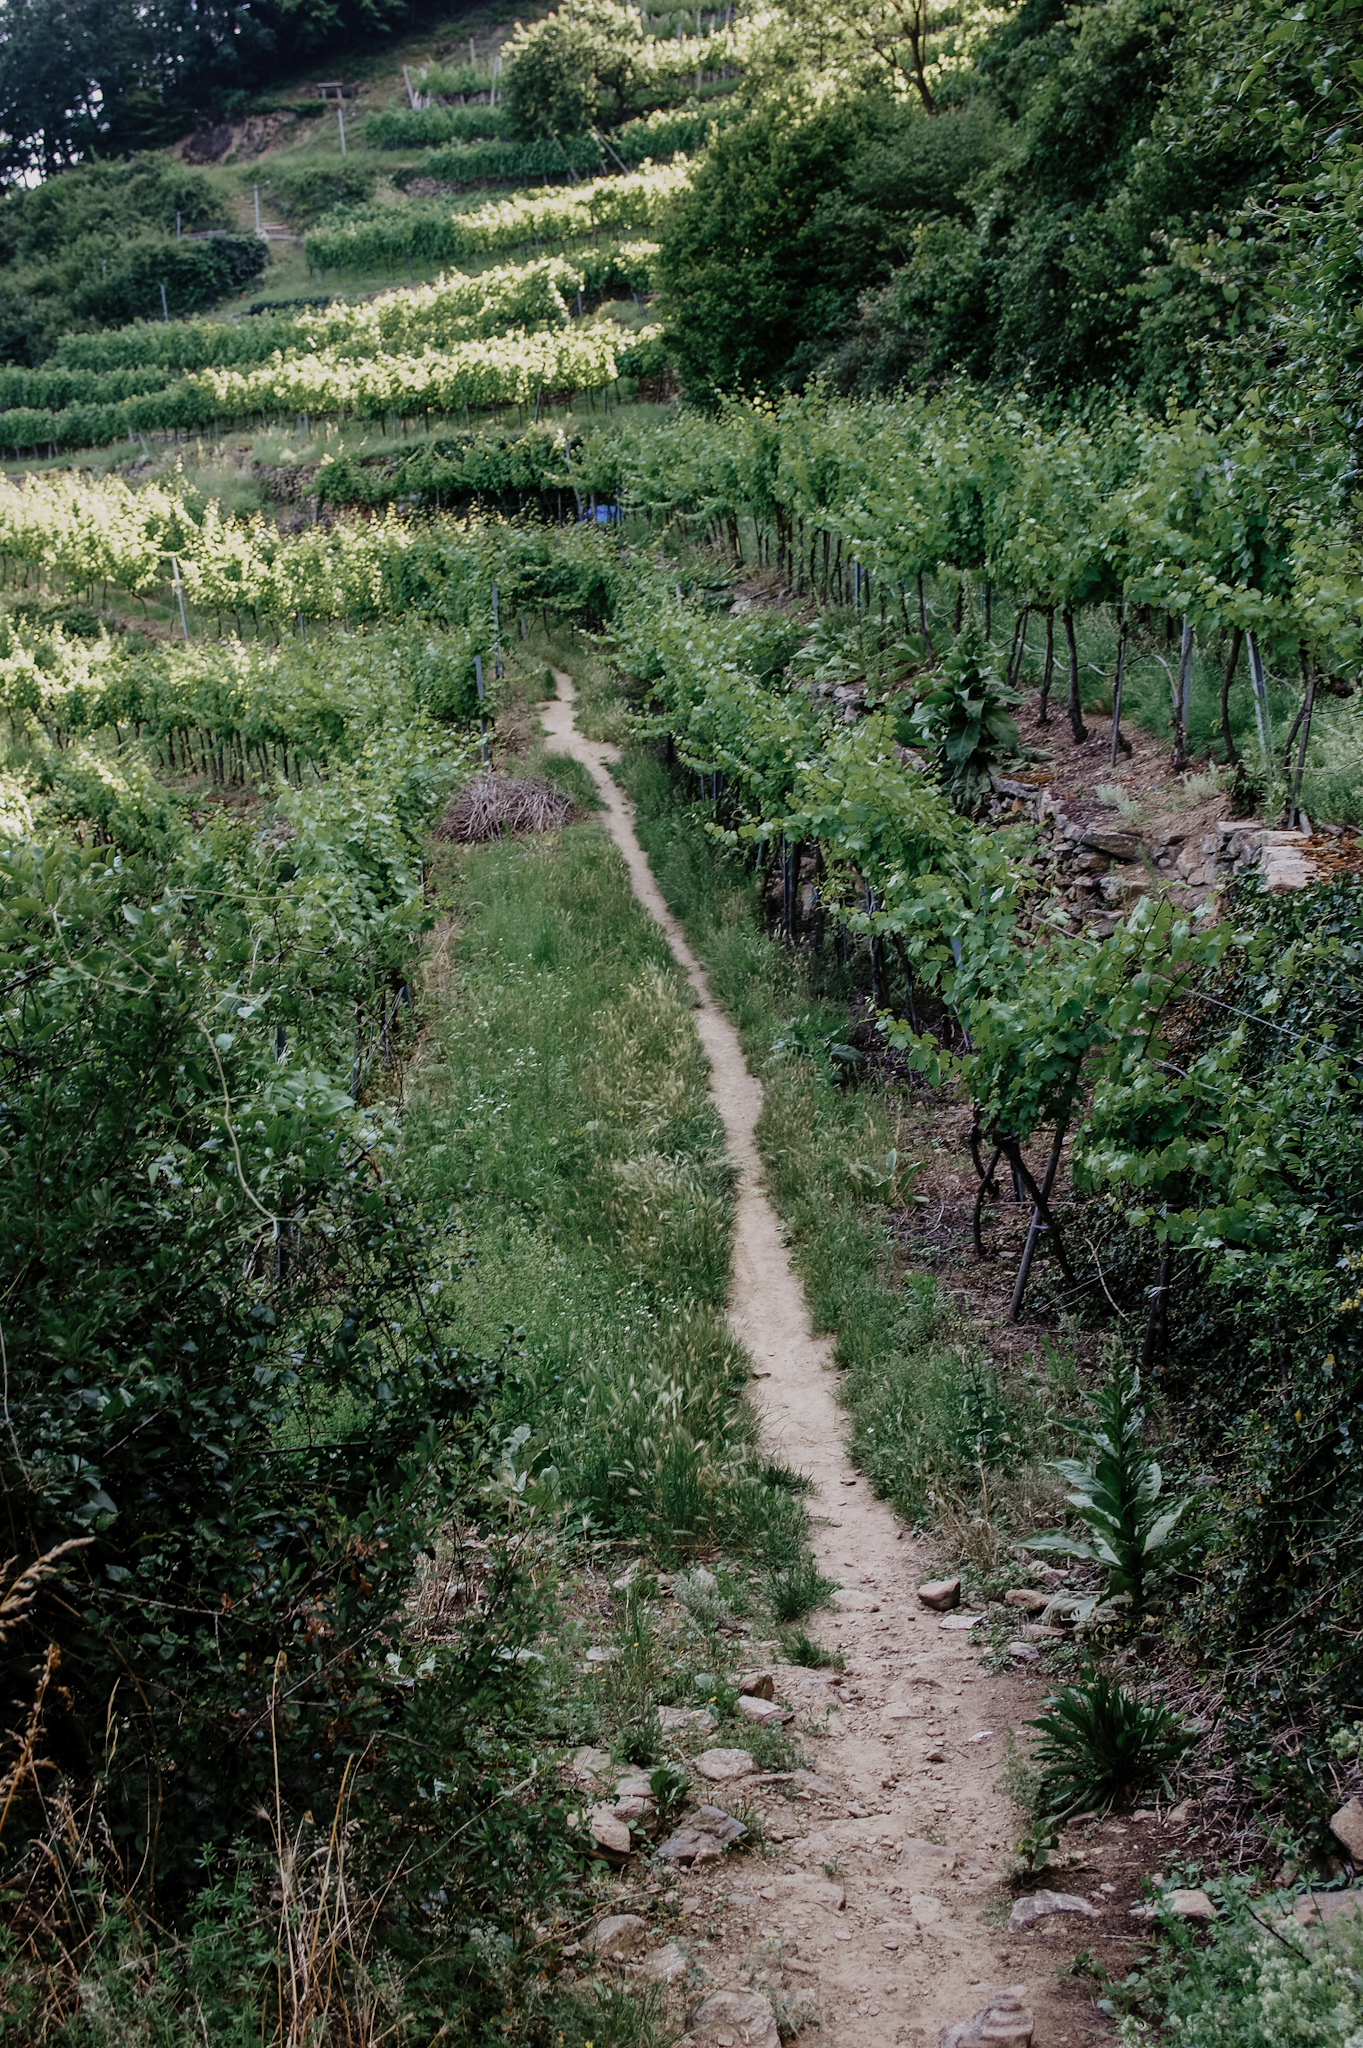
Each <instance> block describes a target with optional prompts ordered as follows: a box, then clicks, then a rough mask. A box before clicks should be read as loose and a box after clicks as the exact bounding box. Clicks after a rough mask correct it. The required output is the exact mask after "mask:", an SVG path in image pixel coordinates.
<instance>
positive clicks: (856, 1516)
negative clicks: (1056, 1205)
mask: <svg viewBox="0 0 1363 2048" xmlns="http://www.w3.org/2000/svg"><path fill="white" fill-rule="evenodd" d="M555 676H556V680H557V683H558V688H559V697H558V699H557V700H556V701H553V702H550V703H548V704H546V705H544V706H542V707H541V713H540V715H541V718H542V720H543V723H544V726H545V729H546V732H547V734H548V736H549V739H550V741H551V744H553V745H554V746H555V747H557V748H560V749H561V750H562V751H563V752H565V753H568V754H571V755H572V756H573V757H574V758H575V759H577V760H578V761H581V762H582V763H583V764H584V765H585V766H586V767H587V768H588V770H589V771H590V772H591V775H592V777H593V779H594V781H595V783H596V786H597V789H598V790H599V792H600V795H601V798H602V800H603V802H604V804H605V806H606V824H607V827H608V830H609V831H610V834H611V837H612V838H613V839H614V841H615V843H616V845H617V846H618V847H619V849H620V851H621V853H622V854H623V856H624V858H625V861H626V863H627V865H628V868H629V873H630V877H631V880H632V882H633V886H634V889H635V891H636V893H637V895H638V897H639V899H640V901H641V902H642V903H643V904H644V906H645V908H646V909H647V910H648V911H649V912H650V914H651V915H652V916H653V917H654V918H656V920H657V922H658V923H659V925H661V927H662V929H663V931H664V932H665V933H666V935H667V939H668V942H669V944H670V945H671V947H672V950H673V952H674V953H675V955H676V957H677V960H678V961H679V963H680V964H681V966H682V968H683V970H684V972H685V973H686V975H687V977H688V979H689V980H690V982H691V985H692V988H693V989H694V991H695V995H696V1001H697V1006H698V1007H697V1012H696V1027H697V1030H698V1032H699V1035H700V1039H701V1043H702V1045H703V1046H704V1048H705V1051H706V1054H707V1055H708V1058H709V1061H710V1067H711V1090H712V1094H713V1097H714V1101H715V1103H716V1106H717V1108H718V1110H719V1112H720V1115H721V1116H722V1118H723V1121H724V1127H725V1130H726V1132H727V1134H728V1142H729V1148H730V1152H731V1154H732V1157H733V1158H734V1160H735V1161H736V1162H737V1165H738V1167H739V1173H740V1178H739V1188H738V1212H737V1219H736V1229H735V1250H734V1279H733V1289H732V1295H731V1300H730V1319H731V1322H732V1326H733V1328H734V1330H735V1332H736V1333H737V1335H739V1336H740V1337H741V1338H742V1340H743V1342H744V1343H745V1344H746V1345H747V1347H748V1350H749V1352H750V1354H751V1356H752V1359H753V1364H754V1370H755V1372H756V1374H757V1379H756V1381H755V1383H754V1398H755V1399H756V1401H757V1403H758V1405H759V1407H760V1410H761V1413H762V1416H763V1419H764V1424H765V1431H766V1436H767V1440H768V1443H769V1445H770V1448H771V1449H772V1450H773V1451H774V1452H779V1453H780V1454H781V1455H782V1456H784V1457H785V1458H786V1459H787V1460H788V1461H789V1462H790V1463H791V1464H792V1465H793V1466H795V1468H796V1469H797V1470H800V1471H803V1472H807V1473H808V1474H809V1475H810V1476H811V1477H812V1479H813V1480H814V1481H815V1484H816V1486H817V1488H818V1495H817V1498H816V1500H815V1502H814V1504H813V1518H814V1525H815V1531H814V1540H815V1549H816V1553H817V1555H818V1558H819V1561H820V1564H821V1566H822V1568H823V1569H824V1571H825V1572H826V1573H827V1575H828V1576H829V1577H830V1578H833V1579H836V1580H838V1581H840V1583H841V1585H842V1588H843V1590H842V1592H841V1593H840V1594H839V1595H838V1596H837V1597H836V1599H835V1602H834V1605H833V1608H832V1610H824V1611H823V1612H821V1613H820V1614H819V1615H818V1616H817V1617H816V1618H815V1620H816V1624H817V1626H816V1628H815V1629H814V1631H813V1632H815V1633H817V1634H818V1635H819V1636H820V1637H821V1638H822V1640H823V1641H824V1642H825V1643H826V1644H827V1645H828V1646H829V1647H833V1648H837V1649H840V1650H842V1651H843V1653H844V1655H845V1658H846V1669H845V1672H844V1673H843V1674H842V1675H841V1677H840V1678H839V1677H838V1676H837V1674H832V1675H831V1676H830V1674H827V1673H824V1672H812V1671H811V1672H808V1673H804V1672H799V1673H797V1672H795V1671H789V1672H785V1671H783V1672H782V1674H781V1678H782V1682H783V1684H784V1685H785V1686H786V1687H787V1688H789V1689H790V1694H791V1696H790V1698H789V1704H790V1705H792V1706H798V1707H799V1718H798V1720H797V1724H796V1725H797V1727H799V1728H800V1729H801V1731H802V1732H803V1733H804V1735H805V1738H806V1739H805V1747H806V1750H807V1752H808V1754H809V1756H810V1759H811V1762H812V1763H813V1764H814V1766H815V1769H814V1771H813V1772H812V1773H811V1774H807V1775H806V1776H805V1782H804V1783H802V1784H801V1785H799V1786H798V1787H797V1788H787V1790H790V1789H793V1790H794V1792H795V1796H794V1797H788V1796H786V1797H782V1799H781V1802H780V1819H779V1823H778V1822H777V1820H776V1819H775V1818H774V1817H773V1820H772V1821H771V1823H770V1824H769V1827H768V1841H769V1842H771V1843H772V1844H773V1846H775V1847H776V1850H777V1854H776V1858H775V1859H772V1858H768V1859H766V1860H763V1861H761V1862H759V1861H757V1860H755V1859H751V1858H741V1859H734V1858H730V1859H726V1860H725V1861H724V1862H723V1863H721V1864H718V1865H710V1866H699V1867H697V1868H696V1869H694V1870H693V1871H691V1872H690V1873H689V1874H687V1875H686V1876H685V1877H684V1878H683V1880H682V1882H683V1889H684V1891H685V1893H686V1907H687V1917H688V1922H689V1923H690V1925H691V1926H692V1927H693V1928H694V1930H695V1933H696V1935H697V1936H698V1937H699V1938H700V1942H699V1948H698V1954H699V1957H700V1959H701V1960H702V1962H703V1967H704V1970H705V1974H706V1978H707V1981H708V1984H709V1985H711V1986H713V1987H715V1988H716V1989H718V1990H723V1989H725V1988H726V1987H732V1988H734V1989H738V1988H739V1987H741V1986H743V1985H744V1984H745V1983H746V1984H747V1985H748V1986H751V1985H752V1984H753V1983H754V1982H755V1981H756V1982H758V1983H761V1982H762V1981H763V1980H764V1979H765V1984H766V1987H767V1989H768V1990H769V1992H770V1993H771V1995H772V1996H773V1997H774V1998H776V1999H777V2000H778V2002H779V2000H780V1999H784V2000H785V2004H786V2010H787V2012H788V2013H795V2012H798V2010H799V2007H800V2005H801V2003H803V2004H804V2005H805V2006H806V2007H807V2008H808V2009H809V2010H811V2011H812V2012H817V2013H818V2015H819V2018H820V2031H819V2032H818V2033H817V2034H815V2033H813V2031H811V2033H810V2035H809V2038H810V2040H811V2041H814V2040H816V2039H817V2040H819V2041H822V2042H825V2043H828V2044H837V2048H854V2044H855V2048H891V2044H894V2048H898V2044H906V2048H937V2043H938V2041H939V2038H940V2037H941V2036H942V2034H943V2031H944V2030H946V2029H951V2028H954V2026H955V2025H956V2023H958V2022H961V2021H968V2020H970V2018H971V2016H972V2015H975V2014H979V2013H980V2012H981V2009H982V2008H984V2007H985V2006H986V2005H988V2004H989V2003H990V2001H991V2000H992V1999H994V1998H995V1997H996V1996H997V1995H999V1994H1002V1993H1004V1992H1006V1991H1008V1990H1010V1989H1011V1990H1012V1991H1014V1992H1015V1993H1017V1994H1019V1996H1018V1999H1017V2001H1016V2004H1015V2005H1014V2006H1012V2007H1011V2008H1010V2007H1009V2006H1008V2002H1007V2001H1006V2000H1004V2001H1001V2003H1000V2005H999V2008H998V2010H997V2013H996V2015H995V2017H994V2023H993V2024H992V2025H990V2026H988V2027H987V2028H986V2029H985V2030H983V2031H980V2030H978V2029H976V2030H971V2031H970V2032H967V2033H966V2034H965V2035H964V2037H963V2038H964V2040H965V2041H973V2040H981V2041H983V2040H985V2039H988V2040H990V2041H992V2042H993V2043H994V2044H995V2048H1009V2044H1010V2043H1013V2044H1015V2048H1022V2044H1023V2043H1024V2042H1026V2041H1028V2040H1031V2039H1032V2038H1033V2035H1032V2033H1031V2031H1030V2029H1029V2027H1028V2025H1027V2022H1026V2020H1024V2018H1023V2016H1022V2014H1021V2012H1020V2011H1019V2009H1018V2008H1019V2007H1022V2006H1025V2007H1027V2008H1030V2015H1032V2016H1034V2018H1035V2036H1034V2038H1035V2041H1036V2043H1037V2048H1052V2044H1055V2048H1062V2044H1065V2043H1067V2042H1068V2043H1071V2044H1078V2043H1079V2042H1081V2041H1087V2040H1088V2039H1090V2038H1092V2039H1095V2040H1096V2039H1100V2038H1103V2037H1104V2036H1105V2034H1106V2029H1104V2028H1102V2027H1101V2023H1100V2022H1098V2021H1097V2018H1096V2015H1092V2009H1091V2008H1088V2009H1087V2010H1085V2009H1084V2005H1082V2004H1080V2003H1078V2002H1077V2001H1076V1999H1075V1997H1074V1995H1073V1993H1070V1994H1068V1995H1066V1994H1064V1993H1062V1992H1061V1990H1060V1987H1059V1986H1058V1984H1057V1982H1056V1975H1055V1965H1056V1962H1057V1960H1063V1959H1067V1956H1068V1955H1072V1954H1073V1953H1074V1952H1075V1950H1076V1949H1077V1948H1079V1947H1080V1946H1082V1938H1081V1936H1082V1930H1081V1929H1080V1928H1075V1929H1074V1932H1075V1934H1076V1935H1078V1936H1080V1938H1072V1939H1069V1940H1067V1941H1066V1943H1065V1952H1066V1954H1065V1957H1061V1956H1058V1954H1057V1951H1056V1946H1055V1944H1054V1942H1053V1941H1052V1940H1047V1939H1044V1938H1043V1939H1042V1940H1040V1941H1038V1940H1037V1937H1036V1935H1023V1936H1018V1935H1011V1936H1010V1935H1009V1934H1008V1933H1007V1932H1006V1931H1005V1930H1006V1923H1007V1918H1008V1907H1009V1904H1010V1899H1009V1896H1008V1894H1007V1892H1006V1890H1005V1888H1004V1885H1003V1881H1002V1873H1003V1871H1004V1869H1005V1867H1006V1865H1007V1861H1008V1857H1009V1851H1010V1846H1011V1843H1012V1840H1013V1838H1014V1836H1015V1834H1016V1830H1017V1825H1018V1822H1017V1815H1016V1813H1015V1811H1014V1809H1013V1808H1012V1807H1011V1805H1010V1804H1009V1802H1008V1801H1007V1800H1006V1799H1005V1798H1004V1796H1003V1795H1002V1793H1001V1792H1000V1790H999V1789H998V1779H999V1775H1000V1768H1001V1765H1002V1761H1003V1753H1004V1742H1005V1735H1006V1731H1007V1730H1008V1728H1009V1727H1010V1726H1011V1725H1015V1724H1016V1723H1018V1722H1019V1721H1021V1720H1023V1719H1025V1718H1026V1717H1027V1716H1028V1715H1029V1714H1031V1713H1034V1712H1035V1711H1036V1707H1037V1703H1038V1687H1037V1684H1036V1683H1035V1682H1034V1681H1031V1682H1029V1680H1028V1679H1027V1678H1026V1677H1024V1676H1022V1675H1018V1676H1013V1675H1010V1674H1007V1673H999V1674H991V1673H988V1672H986V1671H984V1670H983V1669H982V1668H981V1666H980V1664H979V1662H978V1660H977V1658H976V1656H975V1655H974V1654H973V1653H972V1650H971V1648H970V1641H969V1636H970V1624H969V1621H968V1620H967V1619H966V1617H965V1616H964V1615H962V1614H960V1613H948V1614H941V1613H937V1612H933V1611H931V1610H929V1609H927V1608H925V1607H924V1606H923V1605H922V1604H921V1603H920V1600H919V1597H918V1588H919V1586H920V1584H921V1583H922V1582H923V1581H925V1580H929V1579H931V1578H932V1577H933V1576H934V1573H933V1569H932V1563H931V1560H930V1559H928V1558H927V1557H926V1556H925V1555H924V1553H923V1552H922V1550H921V1549H920V1547H919V1545H917V1544H916V1543H915V1541H914V1540H913V1538H912V1536H911V1535H910V1534H909V1533H908V1531H907V1530H906V1529H905V1527H904V1526H903V1524H902V1523H901V1522H900V1521H899V1520H898V1518H897V1517H896V1515H895V1514H894V1513H893V1511H892V1510H891V1509H890V1508H889V1507H888V1506H887V1505H886V1504H885V1503H884V1502H883V1501H879V1500H877V1499H876V1498H875V1497H874V1496H873V1495H872V1493H871V1492H870V1490H869V1488H868V1486H867V1484H866V1482H865V1480H864V1479H862V1478H861V1477H860V1476H859V1474H858V1473H857V1471H856V1469H855V1467H854V1466H853V1465H852V1464H851V1462H850V1461H849V1459H848V1457H847V1455H846V1453H845V1450H844V1447H843V1439H844V1432H845V1422H844V1418H843V1415H842V1411H841V1409H840V1408H839V1405H838V1401H837V1397H836V1379H835V1375H834V1372H833V1370H832V1365H833V1358H832V1344H831V1341H830V1340H829V1339H827V1338H818V1337H814V1336H812V1335H811V1333H810V1327H809V1314H808V1309H807V1306H806V1302H805V1297H804V1292H803V1289H802V1287H801V1285H800V1282H799V1279H798V1278H797V1276H796V1274H795V1273H794V1271H793V1270H792V1268H791V1264H790V1259H789V1256H788V1254H787V1251H786V1248H785V1245H784V1244H783V1242H782V1234H781V1225H780V1222H779V1219H778V1218H777V1216H776V1213H775V1211H774V1210H773V1208H772V1206H771V1204H770V1202H769V1201H768V1199H767V1196H766V1194H765V1192H764V1190H763V1187H762V1173H761V1162H760V1159H759V1156H758V1152H757V1146H756V1142H755V1138H754V1129H755V1126H756V1122H757V1118H758V1115H759V1113H760V1110H761V1106H762V1088H761V1083H760V1082H759V1081H757V1080H756V1079H755V1078H754V1076H753V1075H751V1074H750V1073H749V1072H748V1069H747V1066H746V1064H745V1062H744V1059H743V1054H742V1051H741V1049H740V1046H739V1041H738V1034H737V1032H736V1031H735V1029H734V1027H733V1026H732V1024H731V1023H730V1022H729V1020H728V1019H727V1017H725V1016H724V1014H723V1013H722V1012H721V1010H720V1009H719V1008H718V1006H717V1005H716V1003H715V1002H714V1000H713V998H712V997H711V995H710V992H709V989H708V987H707V985H706V981H705V976H704V974H703V972H702V970H701V967H700V964H699V962H698V961H697V960H696V958H695V956H694V954H693V953H692V952H691V950H690V948H689V947H688V945H687V943H686V940H685V937H684V936H683V933H682V930H681V927H680V926H679V924H678V923H677V920H676V919H675V918H674V917H673V916H672V914H671V912H670V911H669V910H668V908H667V906H666V904H665V903H664V901H663V898H662V895H661V893H660V891H659V889H658V887H657V884H656V883H655V881H654V879H653V876H652V873H651V871H650V869H649V866H648V862H647V860H646V858H645V856H644V853H643V849H642V848H641V846H640V845H639V842H638V840H637V838H636V837H635V833H634V828H633V824H632V822H631V818H630V813H629V807H628V805H627V803H626V801H625V799H624V797H623V795H622V794H621V791H620V789H619V788H618V786H617V784H616V783H615V781H614V780H613V778H612V776H611V774H610V768H611V766H612V764H613V763H614V761H615V760H616V759H617V758H618V756H617V754H616V751H615V749H613V748H611V747H606V746H601V745H598V744H596V743H594V742H592V741H589V740H586V739H584V738H583V737H582V736H581V735H580V734H579V733H578V732H577V730H576V727H575V726H574V723H573V712H572V706H573V698H574V692H573V686H572V682H571V679H570V678H569V677H568V676H566V675H564V674H563V673H561V672H559V671H555ZM797 1686H799V1688H800V1689H801V1691H802V1692H803V1695H804V1697H803V1698H802V1699H801V1700H799V1701H797V1700H796V1698H795V1697H794V1689H795V1688H796V1687H797ZM733 1789H735V1790H737V1789H739V1788H738V1787H735V1788H733ZM782 1837H784V1839H782ZM1071 1926H1072V1927H1073V1926H1074V1923H1073V1922H1071ZM1053 1929H1055V1923H1054V1922H1053V1921H1052V1922H1050V1923H1047V1922H1042V1923H1041V1926H1040V1928H1039V1929H1038V1933H1040V1932H1041V1931H1042V1930H1045V1933H1046V1934H1050V1933H1051V1932H1052V1930H1053ZM1056 1931H1057V1932H1058V1930H1056ZM1033 1944H1034V1946H1033ZM745 1995H746V1996H747V1997H748V1998H751V1996H752V1993H751V1990H750V1989H749V1990H748V1991H747V1992H746V1994H745ZM1085 2004H1086V2002H1085ZM760 2005H761V1998H760V1997H759V1999H758V2001H757V2002H756V2004H753V2005H751V2006H749V2007H748V2008H747V2017H745V2016H744V2010H743V2007H742V2002H741V2000H740V2001H738V2002H737V2003H735V2002H731V2003H730V2004H729V2005H728V2006H727V2007H724V2006H722V2005H721V2006H719V2007H717V2008H716V2009H715V2011H714V2012H713V2013H712V2014H711V2015H708V2016H707V2015H704V2013H703V2009H702V2023H701V2024H700V2025H699V2027H698V2028H696V2029H695V2031H693V2033H692V2035H691V2036H690V2037H689V2038H690V2039H691V2040H692V2041H694V2042H695V2043H696V2044H697V2048H702V2044H703V2048H724V2044H725V2043H729V2044H731V2048H739V2044H740V2043H746V2044H747V2048H775V2034H774V2031H772V2030H771V2028H770V2024H769V2020H766V2019H764V2017H763V2014H762V2013H761V2011H760V2010H759V2007H760ZM1011 2015H1016V2018H1017V2025H1016V2026H1014V2025H1012V2023H1011Z"/></svg>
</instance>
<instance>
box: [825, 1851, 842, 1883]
mask: <svg viewBox="0 0 1363 2048" xmlns="http://www.w3.org/2000/svg"><path fill="white" fill-rule="evenodd" d="M819 1868H820V1870H821V1871H822V1872H823V1874H824V1876H825V1877H828V1878H834V1879H837V1878H840V1877H841V1876H842V1865H841V1863H840V1862H839V1861H838V1859H837V1857H836V1856H834V1857H832V1858H831V1860H830V1861H829V1862H827V1863H821V1864H820V1865H819Z"/></svg>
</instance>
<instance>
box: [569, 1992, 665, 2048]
mask: <svg viewBox="0 0 1363 2048" xmlns="http://www.w3.org/2000/svg"><path fill="white" fill-rule="evenodd" d="M666 2007H667V2000H666V1994H665V1992H664V1991H663V1988H662V1986H661V1985H658V1984H641V1983H639V1982H637V1981H636V1980H633V1979H632V1980H631V1981H630V1982H629V1983H628V1984H608V1983H595V1984H590V1985H587V1986H584V1987H583V1989H582V1990H580V1991H576V1992H574V1993H573V1995H572V1997H571V1998H569V1999H565V2000H563V2001H562V2002H561V2003H556V2004H555V2006H554V2007H553V2008H552V2009H551V2010H550V2011H549V2012H548V2013H546V2015H545V2017H546V2018H547V2019H548V2021H549V2023H550V2031H549V2038H550V2039H551V2040H553V2042H554V2043H555V2048H558V2044H559V2043H562V2048H665V2044H666V2043H668V2042H670V2041H673V2040H675V2039H676V2029H675V2028H673V2027H670V2026H669V2025H668V2024H667V2009H666Z"/></svg>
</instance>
